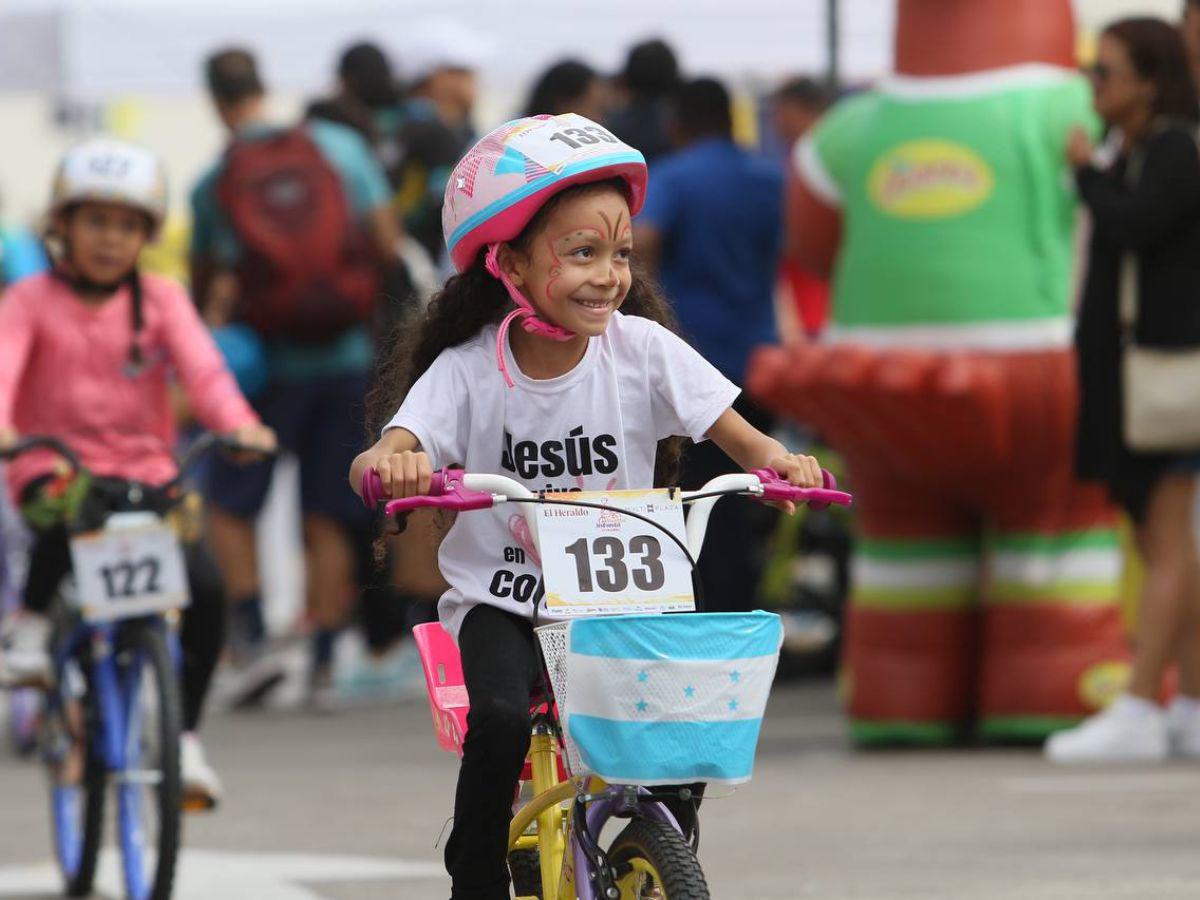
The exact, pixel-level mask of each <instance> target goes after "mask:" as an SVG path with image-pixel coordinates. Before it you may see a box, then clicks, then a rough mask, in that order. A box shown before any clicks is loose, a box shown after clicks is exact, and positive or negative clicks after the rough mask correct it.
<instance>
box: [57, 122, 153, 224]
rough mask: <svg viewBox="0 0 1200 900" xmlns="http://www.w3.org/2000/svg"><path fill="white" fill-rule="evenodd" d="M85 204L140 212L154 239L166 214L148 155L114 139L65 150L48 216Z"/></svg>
mask: <svg viewBox="0 0 1200 900" xmlns="http://www.w3.org/2000/svg"><path fill="white" fill-rule="evenodd" d="M87 201H94V202H100V203H116V204H120V205H122V206H129V207H132V208H133V209H136V210H138V211H139V212H143V213H145V214H146V215H147V216H148V217H149V219H150V222H151V228H150V231H151V237H153V236H155V235H156V234H157V233H158V229H159V228H160V227H161V225H162V222H163V218H164V217H165V216H166V214H167V181H166V176H165V174H164V172H163V168H162V166H161V165H160V164H159V162H158V159H157V158H156V157H155V156H154V154H153V153H151V152H150V151H149V150H146V149H145V148H143V147H139V146H137V145H136V144H129V143H126V142H125V141H118V140H116V139H114V138H108V137H98V138H91V139H89V140H86V141H84V142H82V143H80V144H76V145H75V146H74V147H72V148H71V149H70V150H68V151H67V152H66V154H64V155H63V158H62V161H61V162H60V163H59V164H58V172H57V173H56V175H55V176H54V186H53V188H52V190H51V195H50V214H51V215H55V214H57V213H60V212H62V211H63V210H65V209H67V208H68V207H70V206H73V205H75V204H77V203H84V202H87Z"/></svg>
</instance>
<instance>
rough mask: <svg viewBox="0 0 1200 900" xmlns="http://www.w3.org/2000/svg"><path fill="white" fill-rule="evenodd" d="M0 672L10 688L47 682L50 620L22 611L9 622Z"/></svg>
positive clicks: (1, 651) (0, 657) (46, 683)
mask: <svg viewBox="0 0 1200 900" xmlns="http://www.w3.org/2000/svg"><path fill="white" fill-rule="evenodd" d="M0 670H2V672H3V676H4V681H5V682H6V683H7V684H8V686H9V687H45V686H47V685H49V683H50V620H49V619H47V618H46V617H45V616H40V615H37V614H36V613H31V612H23V613H21V614H20V615H19V616H17V618H16V619H15V621H14V622H13V623H12V627H11V628H10V629H9V631H8V633H7V634H6V635H5V636H4V640H3V646H2V649H0Z"/></svg>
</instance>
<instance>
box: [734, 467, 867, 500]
mask: <svg viewBox="0 0 1200 900" xmlns="http://www.w3.org/2000/svg"><path fill="white" fill-rule="evenodd" d="M750 474H751V475H757V476H758V480H759V481H761V482H762V486H763V492H762V497H761V498H760V499H761V500H763V501H764V502H767V501H781V500H791V501H792V502H793V503H807V504H808V506H809V508H811V509H825V508H826V507H827V506H829V505H830V504H833V505H836V506H849V505H850V503H851V502H852V498H851V497H850V495H849V494H847V493H846V492H845V491H839V490H836V488H837V479H836V478H834V477H833V474H832V473H831V472H828V471H826V470H825V469H822V470H821V475H822V476H823V479H824V482H825V486H824V487H819V488H802V487H796V486H795V485H794V484H790V483H789V482H788V481H787V480H786V479H784V478H783V477H781V476H780V474H779V473H778V472H776V471H775V470H774V469H755V470H754V471H752V472H751V473H750Z"/></svg>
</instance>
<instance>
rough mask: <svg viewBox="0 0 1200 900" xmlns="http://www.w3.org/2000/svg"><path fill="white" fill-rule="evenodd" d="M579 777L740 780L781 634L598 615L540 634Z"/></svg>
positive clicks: (748, 766) (683, 618) (752, 620)
mask: <svg viewBox="0 0 1200 900" xmlns="http://www.w3.org/2000/svg"><path fill="white" fill-rule="evenodd" d="M537 633H538V640H539V641H540V642H541V645H542V652H543V654H544V655H545V657H546V666H547V668H548V669H549V672H550V680H551V682H552V686H553V688H554V695H555V699H556V701H557V703H558V711H559V715H560V717H561V719H562V725H563V735H564V738H565V743H566V747H567V766H568V768H569V769H570V771H571V774H572V775H583V774H594V775H598V776H600V777H601V778H603V779H604V780H605V781H609V782H612V783H614V784H642V785H656V784H676V783H679V782H689V781H707V782H712V783H717V784H741V783H743V782H746V781H749V780H750V776H751V774H752V773H753V769H754V751H755V747H756V746H757V744H758V732H759V728H760V727H761V725H762V717H763V712H764V710H765V709H766V705H767V696H768V694H769V693H770V690H771V681H772V679H773V678H774V677H775V666H776V664H777V663H778V661H779V648H780V646H781V644H782V642H783V626H782V623H781V621H780V618H779V616H777V615H775V614H773V613H766V612H753V613H692V614H688V615H636V616H602V617H599V618H594V619H574V620H572V621H569V622H558V623H555V624H553V625H544V626H542V627H540V628H538V629H537Z"/></svg>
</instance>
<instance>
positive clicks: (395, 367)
mask: <svg viewBox="0 0 1200 900" xmlns="http://www.w3.org/2000/svg"><path fill="white" fill-rule="evenodd" d="M646 183H647V175H646V165H645V161H644V160H643V158H642V155H641V153H639V152H638V151H637V150H635V149H633V148H632V147H629V146H627V145H625V144H623V143H621V142H620V141H619V140H617V139H616V138H615V137H613V136H612V135H611V134H609V133H608V132H607V131H606V130H605V129H603V128H601V127H600V126H598V125H596V124H595V123H593V122H591V121H589V120H587V119H584V118H583V117H581V116H577V115H563V116H553V117H551V116H536V117H533V118H526V119H519V120H517V121H514V122H510V123H508V124H506V125H504V126H502V127H501V128H499V129H497V130H496V131H493V132H492V133H491V134H489V135H487V136H486V137H485V138H483V139H482V140H481V141H480V142H479V143H478V144H476V145H475V146H474V147H473V148H472V149H471V151H470V152H469V153H468V154H467V155H466V157H465V158H464V159H463V160H462V161H461V162H460V163H459V164H458V166H457V167H456V168H455V170H454V172H453V173H452V175H451V177H450V181H449V183H448V185H447V188H446V198H445V206H444V211H443V221H442V225H443V233H444V236H445V239H446V243H447V246H448V248H449V250H450V255H451V258H452V260H453V262H454V264H455V267H456V268H457V269H458V274H457V275H454V276H453V277H451V278H450V280H449V281H448V282H447V283H446V285H445V287H444V288H443V289H442V291H441V292H440V293H439V294H438V295H436V296H435V297H434V298H433V300H432V301H431V302H430V305H429V307H428V309H427V311H426V313H425V314H424V317H423V318H422V319H421V321H420V322H419V323H417V325H416V327H415V328H413V329H411V330H410V331H409V332H408V333H407V334H406V335H405V336H404V337H402V338H401V340H400V343H399V344H398V345H397V346H396V348H395V349H394V351H393V355H392V357H391V359H390V360H388V361H387V362H386V363H385V368H384V371H383V373H382V375H381V379H380V382H379V385H378V387H377V389H376V396H375V397H374V398H373V406H375V407H377V408H379V409H381V410H382V409H386V411H387V412H386V414H388V415H390V414H391V412H392V411H393V410H395V409H396V408H397V406H398V407H399V411H398V412H396V413H395V415H394V416H392V418H391V421H390V422H388V424H387V426H386V428H385V430H384V432H383V436H382V437H381V438H380V439H379V441H377V442H376V443H375V445H374V446H373V447H371V448H370V449H369V450H367V451H365V452H364V453H362V454H361V455H359V457H358V458H357V459H356V460H355V462H354V465H353V467H352V468H351V472H350V483H351V485H352V486H354V487H355V489H356V490H358V489H359V488H360V485H361V483H362V476H363V473H364V472H365V471H366V470H367V469H369V468H374V469H376V470H377V471H378V473H379V475H380V478H381V480H382V483H383V488H384V492H385V493H386V494H387V495H388V496H390V497H407V496H413V495H417V494H422V493H426V492H427V491H428V489H429V482H430V475H431V473H432V471H433V469H434V468H435V467H441V466H445V465H448V464H451V463H454V464H459V465H462V466H464V467H465V468H466V469H467V470H468V471H470V472H481V473H482V472H495V473H500V474H504V475H508V476H509V477H511V478H514V479H516V480H517V481H519V482H521V483H523V484H524V485H525V486H527V487H528V488H529V489H531V490H533V491H539V490H558V491H562V490H614V489H622V488H640V487H645V486H647V485H648V484H650V483H651V482H652V481H654V480H655V470H656V450H657V451H658V452H657V462H658V463H659V474H660V478H659V479H658V481H659V482H660V483H663V482H668V483H669V482H670V479H671V476H670V475H668V474H666V473H665V471H663V469H664V468H665V467H664V466H663V464H664V463H670V462H672V461H673V458H675V457H677V454H678V447H677V444H676V445H666V446H664V447H662V448H661V449H660V448H659V442H660V441H663V440H665V439H668V438H672V437H677V436H686V437H691V438H692V439H693V440H696V441H702V440H704V439H706V438H708V439H711V440H713V441H715V442H716V443H717V445H718V446H720V447H721V449H722V450H724V451H725V452H726V453H728V454H729V455H730V456H731V457H732V458H733V459H734V460H735V461H736V462H737V463H738V464H739V465H741V466H744V467H745V468H746V469H754V468H759V467H767V466H770V467H772V468H774V469H776V470H777V471H779V472H780V473H781V474H783V475H784V476H786V477H787V479H788V480H789V481H790V482H791V483H792V484H795V485H799V486H804V487H815V486H819V485H821V484H822V476H821V471H820V468H819V466H818V465H817V462H816V460H815V459H813V458H812V457H809V456H800V455H796V454H791V453H789V452H788V451H787V449H786V448H785V447H783V446H782V445H781V444H780V443H779V442H778V441H776V440H773V439H772V438H770V437H768V436H767V435H765V434H762V433H761V432H759V431H758V430H756V429H755V428H753V427H751V426H750V425H749V424H748V423H747V422H746V421H745V420H744V419H743V418H742V417H741V416H740V415H738V414H737V413H736V412H734V411H733V409H732V408H731V406H732V403H733V400H734V398H735V397H736V396H737V394H738V389H737V388H736V387H734V385H733V384H731V383H730V382H729V381H728V380H726V379H725V378H724V377H723V376H722V375H721V374H720V373H719V372H718V371H717V370H716V369H715V368H714V367H713V366H711V365H710V364H709V363H707V362H706V361H705V360H704V359H702V358H701V357H700V356H699V354H697V353H696V352H695V351H694V350H692V348H691V347H689V346H688V345H687V344H686V343H684V342H683V341H682V340H681V339H680V338H679V337H677V336H676V335H675V334H674V333H673V332H672V331H671V330H670V325H671V315H670V311H669V307H668V305H667V303H666V302H665V301H664V300H663V298H662V297H661V296H659V295H658V294H657V293H656V291H655V288H654V286H653V285H652V284H650V283H649V282H648V281H646V280H645V279H644V278H640V277H639V276H638V275H637V272H636V267H635V266H633V265H632V261H631V257H632V252H633V246H632V227H631V226H632V218H633V216H635V215H637V213H638V211H639V210H640V209H641V206H642V201H643V199H644V197H645V194H646ZM514 304H515V306H514ZM517 320H519V323H520V326H521V327H519V328H515V329H512V330H511V331H509V325H510V324H511V323H512V322H513V321H517ZM497 368H499V375H498V374H497ZM501 376H502V377H501ZM401 401H402V402H401ZM787 505H788V506H789V507H790V505H791V504H787ZM439 563H440V567H441V569H442V573H443V575H444V576H445V578H446V581H447V582H448V583H449V584H450V589H449V590H448V591H447V592H446V593H445V595H443V597H442V599H441V601H440V603H439V606H438V611H439V616H440V618H441V621H442V624H443V625H444V626H445V627H446V629H447V630H448V631H449V632H450V633H451V634H452V635H454V636H455V638H456V639H457V641H458V644H459V648H460V650H461V654H462V660H463V673H464V677H465V681H466V686H467V691H468V694H469V699H470V713H469V716H468V731H467V738H466V741H465V742H464V746H463V755H462V767H461V769H460V771H459V777H458V788H457V792H456V795H455V802H454V829H453V832H452V833H451V836H450V839H449V841H448V842H447V844H446V852H445V860H446V868H447V870H448V871H449V873H450V876H451V879H452V882H453V889H452V895H453V897H454V898H455V900H466V898H472V900H493V898H507V897H508V896H509V894H508V884H509V874H508V870H507V866H506V856H507V840H508V836H507V831H508V823H509V819H510V817H511V815H512V805H511V804H512V798H513V791H514V789H515V787H516V784H517V780H518V777H519V774H520V770H521V766H522V763H523V761H524V759H525V754H526V751H527V750H528V747H529V734H530V729H529V721H530V720H529V698H530V694H531V692H532V691H534V689H535V688H536V686H537V683H538V681H539V678H540V671H541V667H540V662H539V657H538V652H537V649H536V647H535V642H534V636H533V630H532V622H531V619H532V617H533V615H534V609H535V607H536V605H537V602H538V600H539V599H540V593H541V592H540V590H539V589H537V588H536V585H537V583H538V579H539V577H540V574H541V573H540V567H539V565H538V562H537V557H536V551H535V550H534V548H533V544H532V541H531V540H530V536H529V534H528V531H527V529H526V526H525V525H524V518H523V516H521V515H520V514H516V515H508V514H506V513H505V512H504V511H503V508H500V509H497V510H494V511H492V512H491V513H490V514H483V513H480V514H476V515H472V516H462V517H459V518H458V519H457V520H456V521H455V523H454V525H453V526H452V527H451V529H450V531H449V533H448V534H447V535H446V538H445V540H444V541H443V543H442V546H441V550H440V553H439ZM526 576H528V577H526ZM542 615H544V613H542Z"/></svg>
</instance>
